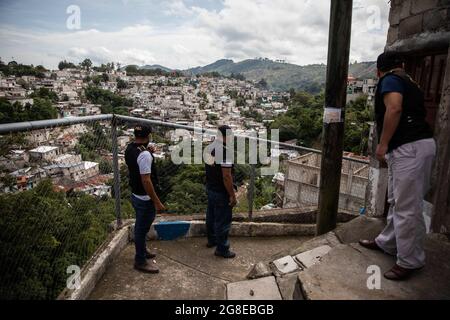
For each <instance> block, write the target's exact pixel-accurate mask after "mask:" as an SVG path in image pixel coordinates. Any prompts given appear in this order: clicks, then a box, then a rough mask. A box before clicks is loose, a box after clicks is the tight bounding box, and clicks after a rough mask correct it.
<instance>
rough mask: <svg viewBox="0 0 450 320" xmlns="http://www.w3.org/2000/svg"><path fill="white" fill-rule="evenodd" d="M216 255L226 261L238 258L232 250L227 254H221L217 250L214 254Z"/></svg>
mask: <svg viewBox="0 0 450 320" xmlns="http://www.w3.org/2000/svg"><path fill="white" fill-rule="evenodd" d="M214 255H216V256H218V257H222V258H225V259H232V258H234V257H236V253H234V252H232V251H230V250H228V251H226V252H219V251H217V250H216V251H215V252H214Z"/></svg>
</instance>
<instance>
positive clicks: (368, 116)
mask: <svg viewBox="0 0 450 320" xmlns="http://www.w3.org/2000/svg"><path fill="white" fill-rule="evenodd" d="M291 97H292V98H291V100H290V102H289V109H288V111H287V112H286V113H285V114H283V115H280V116H278V117H277V118H275V120H274V122H273V123H272V124H271V128H272V129H279V130H280V140H281V141H287V140H291V139H298V141H299V143H300V144H301V145H302V146H305V147H318V146H319V145H320V138H321V134H322V125H323V123H322V118H323V105H324V95H323V93H321V94H318V95H315V96H313V95H311V94H309V93H307V92H301V91H300V92H295V91H291ZM372 117H373V116H372V111H371V110H370V108H369V106H368V105H367V98H366V97H361V98H358V99H357V100H355V101H354V102H350V103H348V104H347V106H346V108H345V129H344V130H345V131H344V150H345V151H351V152H354V153H358V154H362V155H365V154H367V140H368V136H369V125H368V124H367V122H369V121H372Z"/></svg>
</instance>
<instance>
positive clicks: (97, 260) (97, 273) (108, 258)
mask: <svg viewBox="0 0 450 320" xmlns="http://www.w3.org/2000/svg"><path fill="white" fill-rule="evenodd" d="M129 229H130V228H129V227H128V226H125V227H124V228H122V229H120V230H118V231H116V232H115V234H114V235H113V237H112V239H108V240H107V241H109V242H108V243H107V244H106V246H105V247H103V248H102V247H101V248H100V252H98V253H96V254H94V256H93V257H92V259H91V261H90V262H88V264H87V265H86V266H85V267H83V270H82V271H81V285H80V287H79V288H78V289H74V290H69V289H65V290H64V291H63V292H62V293H61V294H60V296H59V297H58V300H85V299H87V298H88V297H89V295H90V294H91V292H92V290H93V289H94V288H95V286H96V285H97V283H98V281H99V280H100V279H101V277H102V276H103V274H104V273H105V271H106V269H107V268H108V266H109V265H110V264H111V262H112V261H113V260H114V259H115V258H116V257H117V256H118V255H119V253H120V252H121V251H122V250H123V249H124V248H125V247H126V246H127V244H128V243H129Z"/></svg>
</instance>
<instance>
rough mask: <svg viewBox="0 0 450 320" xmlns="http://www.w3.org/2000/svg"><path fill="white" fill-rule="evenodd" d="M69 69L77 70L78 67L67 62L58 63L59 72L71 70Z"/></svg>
mask: <svg viewBox="0 0 450 320" xmlns="http://www.w3.org/2000/svg"><path fill="white" fill-rule="evenodd" d="M69 68H76V66H75V64H73V63H72V62H67V61H66V60H63V61H60V62H59V63H58V69H59V70H64V69H69Z"/></svg>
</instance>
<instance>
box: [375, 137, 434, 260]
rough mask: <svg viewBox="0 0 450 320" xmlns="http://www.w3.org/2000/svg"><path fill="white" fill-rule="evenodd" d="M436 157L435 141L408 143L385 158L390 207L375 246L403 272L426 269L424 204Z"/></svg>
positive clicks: (426, 140)
mask: <svg viewBox="0 0 450 320" xmlns="http://www.w3.org/2000/svg"><path fill="white" fill-rule="evenodd" d="M435 155H436V143H435V141H434V139H423V140H418V141H414V142H411V143H407V144H404V145H401V146H400V147H398V148H396V149H394V150H393V151H391V152H389V153H388V154H387V155H386V160H387V163H388V168H389V169H388V172H389V181H388V202H389V205H390V206H389V213H388V216H387V224H386V227H385V228H384V230H383V231H382V232H381V233H380V234H379V235H378V237H377V238H376V239H375V242H376V243H377V244H378V246H379V247H381V248H382V249H383V250H384V251H385V252H386V253H388V254H391V255H396V256H397V264H398V265H399V266H400V267H403V268H407V269H415V268H420V267H423V266H424V265H425V251H424V248H423V245H424V239H425V234H426V227H425V220H424V216H423V200H424V197H425V194H426V193H427V192H428V189H429V186H430V176H431V169H432V166H433V161H434V157H435Z"/></svg>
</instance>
